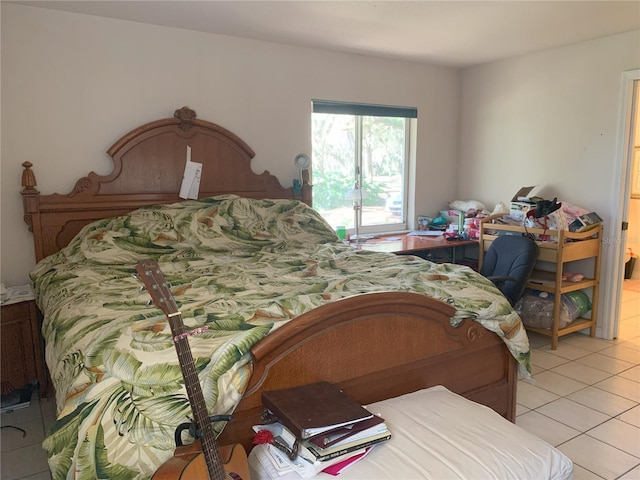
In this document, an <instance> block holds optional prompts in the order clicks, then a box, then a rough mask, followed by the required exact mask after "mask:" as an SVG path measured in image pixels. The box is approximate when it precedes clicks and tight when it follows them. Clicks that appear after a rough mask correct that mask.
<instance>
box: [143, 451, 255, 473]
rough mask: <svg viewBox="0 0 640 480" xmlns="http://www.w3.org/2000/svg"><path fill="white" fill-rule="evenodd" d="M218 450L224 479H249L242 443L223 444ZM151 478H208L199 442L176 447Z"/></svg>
mask: <svg viewBox="0 0 640 480" xmlns="http://www.w3.org/2000/svg"><path fill="white" fill-rule="evenodd" d="M219 451H220V462H221V463H222V466H223V468H224V471H225V473H226V476H225V480H251V477H250V475H249V465H248V462H247V454H246V452H245V451H244V448H243V447H242V445H240V444H236V445H225V446H222V447H220V448H219ZM151 480H209V472H208V471H207V464H206V463H205V458H204V454H203V453H202V450H201V449H200V442H198V441H196V442H194V443H192V444H191V445H184V446H182V447H178V448H176V450H175V452H174V453H173V457H171V458H170V459H169V460H167V461H166V462H165V463H164V464H163V465H162V466H161V467H160V468H159V469H158V470H157V471H156V473H154V474H153V476H152V477H151Z"/></svg>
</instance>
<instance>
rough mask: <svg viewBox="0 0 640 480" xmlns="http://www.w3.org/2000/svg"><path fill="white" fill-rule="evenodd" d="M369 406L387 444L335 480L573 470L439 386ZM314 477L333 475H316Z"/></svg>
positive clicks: (551, 474) (549, 475) (526, 475)
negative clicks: (382, 424)
mask: <svg viewBox="0 0 640 480" xmlns="http://www.w3.org/2000/svg"><path fill="white" fill-rule="evenodd" d="M368 408H369V410H370V411H371V412H373V413H376V414H379V415H381V416H382V417H383V418H384V419H385V421H386V423H387V425H388V426H389V429H390V430H391V433H392V438H391V440H389V441H387V442H385V443H383V444H380V445H378V446H376V447H375V448H374V449H373V450H372V451H371V452H370V453H369V454H368V455H367V456H366V457H365V458H364V459H362V460H361V461H359V462H357V463H355V464H353V465H351V466H350V467H349V468H347V469H346V470H344V471H343V472H342V473H341V474H340V475H339V480H376V479H396V480H397V479H411V480H413V479H420V478H426V479H438V480H440V479H465V480H470V479H483V480H484V479H534V478H535V479H545V478H546V479H570V478H573V464H572V462H571V460H569V459H568V458H567V457H566V456H565V455H563V454H562V453H561V452H560V451H559V450H557V449H555V448H554V447H553V446H551V445H549V444H548V443H546V442H544V441H543V440H541V439H539V438H538V437H535V436H534V435H532V434H530V433H529V432H527V431H525V430H523V429H521V428H520V427H518V426H516V425H515V424H513V423H511V422H509V421H507V420H505V419H504V418H502V417H501V416H500V415H498V414H497V413H495V412H494V411H493V410H491V409H490V408H488V407H485V406H483V405H479V404H477V403H475V402H471V401H469V400H467V399H465V398H463V397H461V396H459V395H456V394H454V393H452V392H450V391H449V390H447V389H446V388H444V387H441V386H437V387H432V388H429V389H425V390H420V391H418V392H414V393H410V394H407V395H403V396H400V397H396V398H392V399H388V400H384V401H382V402H378V403H374V404H372V405H370V406H368ZM254 450H255V449H254ZM249 457H250V465H251V466H252V468H253V469H254V471H253V472H252V473H253V475H252V477H251V478H252V479H254V478H255V479H258V480H260V479H268V478H270V476H269V475H268V474H266V473H265V472H261V471H260V469H259V462H257V461H256V459H255V455H254V452H252V454H250V456H249ZM252 457H253V458H252ZM296 477H298V478H300V477H299V476H298V474H297V473H295V472H293V476H289V475H287V478H296ZM280 478H283V477H280ZM314 478H318V479H323V480H324V479H330V478H335V477H332V476H331V475H328V474H325V473H319V474H318V475H317V476H316V477H314Z"/></svg>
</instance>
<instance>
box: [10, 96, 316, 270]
mask: <svg viewBox="0 0 640 480" xmlns="http://www.w3.org/2000/svg"><path fill="white" fill-rule="evenodd" d="M187 146H190V147H191V160H192V161H193V162H198V163H201V164H202V165H203V166H202V175H201V179H200V193H199V198H204V197H211V196H214V195H223V194H228V193H234V194H237V195H240V196H244V197H249V198H295V199H298V200H302V201H303V202H305V203H307V204H309V205H311V185H310V184H309V182H308V172H306V171H305V172H303V174H304V181H303V182H302V188H301V190H300V192H299V193H294V190H293V188H284V187H282V185H280V182H279V181H278V179H277V178H276V177H274V176H273V175H271V174H270V173H269V172H268V171H265V172H263V173H262V174H260V175H258V174H255V173H254V172H253V171H252V170H251V159H252V158H253V157H254V156H255V153H254V152H253V150H252V149H251V148H250V147H249V146H248V145H247V144H246V143H245V142H244V141H242V140H241V139H240V138H238V137H237V136H236V135H234V134H233V133H231V132H230V131H228V130H226V129H225V128H223V127H221V126H219V125H215V124H213V123H210V122H207V121H204V120H200V119H197V118H196V112H194V111H193V110H191V109H190V108H188V107H182V108H180V109H178V110H176V111H175V112H174V115H173V118H166V119H162V120H157V121H154V122H150V123H147V124H145V125H142V126H140V127H138V128H136V129H134V130H132V131H131V132H129V133H127V134H126V135H124V136H123V137H122V138H120V139H119V140H118V141H116V142H115V143H114V144H113V145H112V146H111V148H109V150H107V153H108V154H109V155H110V156H111V158H113V171H112V172H111V173H110V174H109V175H105V176H101V175H97V174H95V173H94V172H91V173H89V174H88V175H87V176H86V177H83V178H81V179H80V180H78V181H77V182H76V185H75V187H74V189H73V191H71V192H70V193H68V194H67V195H59V194H52V195H40V192H39V191H38V190H37V189H36V188H35V187H36V179H35V174H34V172H33V170H32V169H31V167H32V164H31V163H29V162H25V163H23V164H22V165H23V167H24V171H23V175H22V187H23V189H22V191H21V193H22V196H23V203H24V220H25V222H26V223H27V225H29V230H31V231H32V232H33V236H34V245H35V254H36V261H39V260H41V259H43V258H44V257H46V256H48V255H51V254H52V253H55V252H57V251H58V250H60V249H61V248H63V247H65V246H66V245H67V244H68V243H69V242H70V241H71V240H72V239H73V237H74V236H75V235H76V234H77V233H78V232H79V231H80V229H81V228H82V227H83V226H85V225H86V224H88V223H90V222H92V221H94V220H99V219H102V218H108V217H113V216H118V215H124V214H126V213H129V212H131V211H132V210H135V209H137V208H140V207H143V206H147V205H155V204H162V203H173V202H178V201H182V199H181V198H180V197H179V192H180V185H181V183H182V175H183V172H184V167H185V162H186V152H187Z"/></svg>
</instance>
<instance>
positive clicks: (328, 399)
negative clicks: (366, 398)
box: [262, 382, 373, 440]
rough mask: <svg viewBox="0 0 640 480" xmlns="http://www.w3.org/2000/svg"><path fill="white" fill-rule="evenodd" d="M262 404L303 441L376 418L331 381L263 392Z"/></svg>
mask: <svg viewBox="0 0 640 480" xmlns="http://www.w3.org/2000/svg"><path fill="white" fill-rule="evenodd" d="M262 404H263V405H264V406H265V408H267V409H268V410H269V411H270V412H271V413H272V414H273V415H275V416H276V417H277V419H278V420H279V421H280V422H281V423H282V424H283V425H284V426H285V427H287V428H288V429H289V430H290V431H291V433H293V434H294V435H295V436H296V437H297V438H298V439H300V440H305V439H307V438H310V437H313V436H314V435H318V434H321V433H323V432H327V431H329V430H333V429H336V428H340V427H343V426H345V425H351V424H354V423H357V422H360V421H362V420H366V419H369V418H372V417H373V415H372V414H371V413H370V412H369V411H368V410H367V409H366V408H364V407H363V406H361V405H360V404H359V403H357V402H355V401H353V400H351V399H350V398H349V397H347V396H346V395H345V394H344V393H343V392H342V390H340V389H339V388H338V387H336V386H335V385H333V384H331V383H328V382H320V383H312V384H309V385H303V386H300V387H292V388H287V389H283V390H271V391H266V392H262Z"/></svg>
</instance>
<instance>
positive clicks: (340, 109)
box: [311, 100, 417, 233]
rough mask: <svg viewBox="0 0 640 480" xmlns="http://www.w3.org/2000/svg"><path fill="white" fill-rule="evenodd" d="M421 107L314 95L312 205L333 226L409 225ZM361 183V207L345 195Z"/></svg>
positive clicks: (366, 228)
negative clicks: (412, 154) (414, 137)
mask: <svg viewBox="0 0 640 480" xmlns="http://www.w3.org/2000/svg"><path fill="white" fill-rule="evenodd" d="M415 118H417V110H416V109H415V108H408V107H390V106H384V105H367V104H354V103H342V102H330V101H325V100H314V101H313V118H312V122H311V123H312V148H313V206H314V208H315V209H316V210H318V211H319V212H320V213H321V214H322V216H323V217H324V218H325V219H326V220H327V221H328V222H329V224H331V226H333V227H334V228H335V227H337V226H338V225H345V226H347V228H354V226H355V222H356V221H357V220H356V219H359V221H360V225H359V228H360V232H363V233H372V232H384V231H393V230H401V229H406V228H407V208H406V206H407V190H408V189H407V178H408V169H409V146H410V144H411V141H410V140H411V139H410V132H411V128H410V127H411V122H412V121H415V120H413V119H415ZM414 131H415V130H414ZM356 184H357V185H358V186H360V187H361V189H362V193H363V199H362V211H361V214H360V216H356V215H355V210H354V208H353V203H352V201H351V200H347V199H346V198H345V196H346V194H347V192H348V191H349V190H350V189H352V188H354V186H355V185H356Z"/></svg>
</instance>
